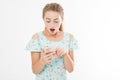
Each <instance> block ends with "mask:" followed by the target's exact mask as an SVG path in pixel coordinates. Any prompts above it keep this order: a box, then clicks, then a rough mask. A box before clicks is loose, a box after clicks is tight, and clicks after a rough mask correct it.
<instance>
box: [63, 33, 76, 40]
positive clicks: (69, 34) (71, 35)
mask: <svg viewBox="0 0 120 80" xmlns="http://www.w3.org/2000/svg"><path fill="white" fill-rule="evenodd" d="M65 33H67V35H68V36H69V38H70V39H71V38H74V35H73V34H72V33H68V32H65Z"/></svg>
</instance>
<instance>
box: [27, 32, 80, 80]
mask: <svg viewBox="0 0 120 80" xmlns="http://www.w3.org/2000/svg"><path fill="white" fill-rule="evenodd" d="M37 34H38V36H39V38H40V40H39V41H38V40H36V39H31V40H29V42H28V43H27V45H26V48H25V49H26V50H29V51H30V52H32V51H33V52H41V50H42V48H43V47H46V46H48V47H51V48H54V49H55V48H56V47H61V48H66V47H68V50H69V51H70V50H74V49H77V48H78V43H77V40H76V39H75V38H74V37H73V38H70V35H69V33H67V32H64V36H63V39H62V40H61V41H50V40H48V39H47V38H46V36H44V34H43V32H42V31H40V32H38V33H37ZM40 54H41V53H40ZM40 57H42V55H41V56H40ZM36 80H67V77H66V69H65V66H64V60H63V57H53V58H52V60H51V63H50V64H49V65H45V66H44V68H43V70H42V72H40V73H38V74H36Z"/></svg>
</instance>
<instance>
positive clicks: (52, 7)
mask: <svg viewBox="0 0 120 80" xmlns="http://www.w3.org/2000/svg"><path fill="white" fill-rule="evenodd" d="M47 11H55V12H58V13H60V16H61V18H62V20H63V19H64V12H63V8H62V6H61V5H60V4H58V3H48V4H46V6H45V7H44V8H43V15H42V17H43V18H44V16H45V12H47ZM59 30H60V31H63V23H62V24H61V25H60V28H59Z"/></svg>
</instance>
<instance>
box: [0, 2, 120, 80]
mask: <svg viewBox="0 0 120 80" xmlns="http://www.w3.org/2000/svg"><path fill="white" fill-rule="evenodd" d="M52 1H53V2H54V1H55V2H58V3H60V4H61V5H62V6H63V8H64V12H65V24H64V25H65V27H64V29H65V31H66V32H70V33H72V34H73V35H74V36H75V37H76V39H77V40H78V41H79V47H80V49H79V50H76V51H75V70H74V72H73V73H70V74H68V78H69V80H120V29H119V27H120V5H119V4H120V2H119V0H64V1H62V0H0V80H35V75H34V74H33V73H32V70H31V55H30V52H27V51H25V50H24V48H25V45H26V43H27V42H28V40H30V39H31V37H32V35H33V34H34V33H36V32H38V31H41V30H43V29H44V25H43V21H42V15H41V13H42V8H43V7H44V5H45V4H46V3H47V2H52Z"/></svg>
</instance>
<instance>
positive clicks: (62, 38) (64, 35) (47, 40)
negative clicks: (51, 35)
mask: <svg viewBox="0 0 120 80" xmlns="http://www.w3.org/2000/svg"><path fill="white" fill-rule="evenodd" d="M41 35H42V36H43V38H44V39H45V40H46V41H48V42H56V43H59V42H62V41H63V40H64V36H65V32H63V35H62V39H61V40H59V41H54V40H49V39H48V38H47V37H46V36H45V35H44V33H43V31H41Z"/></svg>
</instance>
